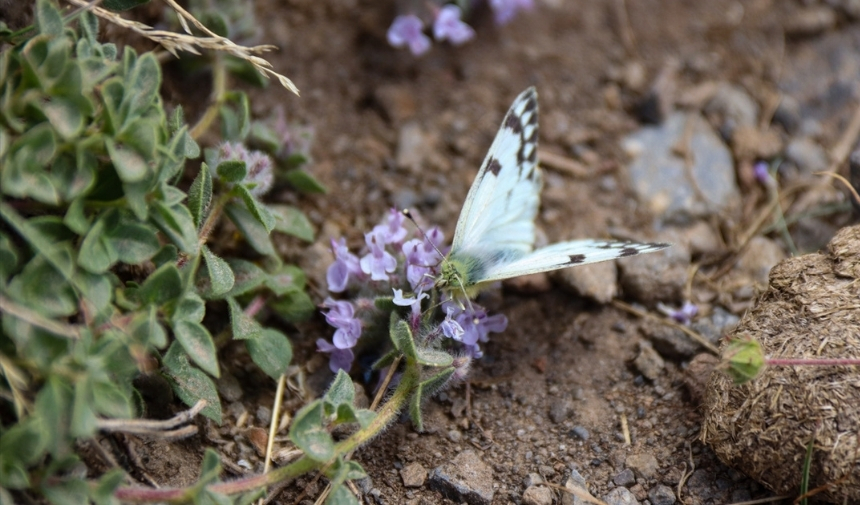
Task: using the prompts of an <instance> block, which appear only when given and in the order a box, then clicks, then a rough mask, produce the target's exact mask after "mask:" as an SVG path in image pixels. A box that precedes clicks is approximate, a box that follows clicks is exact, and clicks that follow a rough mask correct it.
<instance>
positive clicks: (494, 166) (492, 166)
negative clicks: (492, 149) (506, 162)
mask: <svg viewBox="0 0 860 505" xmlns="http://www.w3.org/2000/svg"><path fill="white" fill-rule="evenodd" d="M487 170H489V171H490V172H492V173H493V175H495V176H496V177H498V176H499V172H500V171H501V170H502V164H501V163H499V160H497V159H496V158H490V159H489V161H488V163H487Z"/></svg>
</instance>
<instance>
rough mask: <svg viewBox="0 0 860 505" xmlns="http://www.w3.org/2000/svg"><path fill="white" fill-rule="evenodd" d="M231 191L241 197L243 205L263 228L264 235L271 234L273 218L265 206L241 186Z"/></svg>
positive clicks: (273, 224)
mask: <svg viewBox="0 0 860 505" xmlns="http://www.w3.org/2000/svg"><path fill="white" fill-rule="evenodd" d="M233 191H235V192H237V193H238V194H239V196H240V197H242V201H243V202H244V203H245V206H246V207H247V208H248V210H249V211H250V212H251V214H253V215H254V218H256V219H257V221H259V222H260V224H262V225H263V226H264V227H265V228H266V233H271V232H272V230H274V229H275V216H274V214H272V211H270V210H269V209H268V207H266V206H265V205H263V204H262V203H260V201H259V200H257V199H256V198H255V197H254V195H252V194H251V192H250V191H249V190H248V188H246V187H245V186H243V185H238V186H236V187H235V188H233Z"/></svg>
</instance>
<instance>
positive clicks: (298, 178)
mask: <svg viewBox="0 0 860 505" xmlns="http://www.w3.org/2000/svg"><path fill="white" fill-rule="evenodd" d="M284 179H286V180H287V182H289V183H290V184H292V185H293V187H295V188H296V189H298V190H299V191H301V192H302V193H320V194H325V193H328V189H326V187H325V186H323V185H322V183H321V182H319V181H318V180H316V179H315V178H314V177H313V176H312V175H311V174H309V173H307V172H305V171H304V170H302V169H300V168H295V169H293V170H288V171H287V172H286V173H285V174H284Z"/></svg>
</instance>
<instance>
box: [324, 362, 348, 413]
mask: <svg viewBox="0 0 860 505" xmlns="http://www.w3.org/2000/svg"><path fill="white" fill-rule="evenodd" d="M323 399H324V400H325V401H326V402H328V403H331V404H332V405H334V406H338V405H340V404H341V403H346V404H347V405H352V403H353V402H354V401H355V385H354V384H353V383H352V379H350V378H349V374H347V373H346V372H344V371H343V370H338V371H337V375H336V376H335V377H334V380H333V381H332V383H331V386H329V388H328V391H326V393H325V395H323Z"/></svg>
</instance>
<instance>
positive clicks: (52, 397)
mask: <svg viewBox="0 0 860 505" xmlns="http://www.w3.org/2000/svg"><path fill="white" fill-rule="evenodd" d="M72 395H73V392H72V387H71V384H69V383H68V382H67V381H66V380H65V379H63V378H60V377H57V376H56V375H50V376H49V377H48V380H47V381H46V382H45V384H44V385H43V386H42V389H41V390H40V391H39V392H38V394H36V402H35V406H36V417H37V418H38V419H40V420H41V424H42V426H41V429H42V430H43V431H41V432H40V435H41V436H42V443H43V444H44V445H43V446H42V447H44V450H47V451H48V452H50V453H51V454H52V455H54V456H55V457H60V456H62V455H64V454H68V453H69V452H70V451H71V448H70V447H69V445H68V440H69V439H70V435H69V426H70V425H71V412H72ZM19 457H20V456H19Z"/></svg>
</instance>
